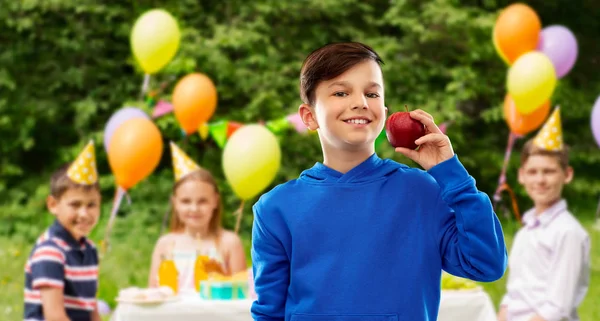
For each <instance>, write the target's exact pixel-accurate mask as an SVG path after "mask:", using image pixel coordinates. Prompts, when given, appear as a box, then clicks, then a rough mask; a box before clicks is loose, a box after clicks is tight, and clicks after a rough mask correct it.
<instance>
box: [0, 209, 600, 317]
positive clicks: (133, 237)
mask: <svg viewBox="0 0 600 321" xmlns="http://www.w3.org/2000/svg"><path fill="white" fill-rule="evenodd" d="M574 212H576V213H579V212H577V211H574ZM586 212H587V213H586V214H588V213H590V212H591V211H586ZM591 217H592V215H582V216H581V218H580V220H581V222H582V224H583V225H584V226H585V227H586V228H587V230H588V232H589V233H590V235H591V237H592V253H593V254H592V276H591V285H590V289H589V292H588V294H587V296H586V299H585V301H584V302H583V304H582V306H581V307H580V310H579V311H580V316H581V320H582V321H588V320H589V321H592V320H600V305H599V304H597V298H599V297H600V254H599V252H598V251H597V249H598V248H600V231H599V230H594V229H593V225H594V221H593V219H592V218H591ZM143 223H144V222H140V220H139V218H136V216H135V215H130V216H128V217H125V218H122V219H120V220H119V221H118V222H117V224H116V226H115V229H114V233H113V238H112V243H113V246H112V249H111V251H110V252H109V253H108V255H106V256H105V257H103V259H102V263H101V267H100V291H99V297H100V298H101V299H103V300H104V301H106V302H108V303H109V304H110V305H111V307H113V308H114V307H115V302H114V298H115V297H116V295H117V293H118V290H119V288H122V287H126V286H142V287H143V286H146V283H147V279H148V267H149V265H150V254H151V252H152V248H153V246H154V242H155V240H156V239H157V238H158V235H159V227H158V226H156V227H153V228H148V227H142V226H141V225H142V224H143ZM101 226H104V224H101ZM517 228H518V226H517V224H516V223H515V222H514V221H505V222H503V229H504V234H505V236H506V241H507V245H508V246H509V248H510V246H511V244H512V239H513V236H514V234H515V232H516V230H517ZM101 233H103V231H102V229H101V228H99V229H98V231H96V232H95V233H94V235H93V236H92V238H93V239H100V238H101V237H100V236H101V235H102V234H101ZM243 239H244V243H245V246H246V249H247V250H248V248H249V239H248V237H244V238H243ZM30 249H31V244H29V243H28V242H25V241H24V240H20V239H18V238H12V239H8V238H6V237H0V267H1V268H0V288H1V289H2V291H0V302H1V304H0V319H1V320H19V319H20V318H21V317H22V310H23V277H24V276H23V267H24V264H25V261H26V259H27V255H28V253H29V251H30ZM247 253H249V252H247ZM248 261H250V256H249V255H248ZM505 282H506V275H505V277H503V278H502V279H500V280H498V281H496V282H492V283H485V284H483V286H484V288H485V290H486V291H487V292H488V293H489V294H490V296H491V297H492V300H493V301H494V304H495V305H496V306H498V304H499V302H500V299H501V297H502V295H503V294H504V292H505ZM594 301H595V302H596V303H594Z"/></svg>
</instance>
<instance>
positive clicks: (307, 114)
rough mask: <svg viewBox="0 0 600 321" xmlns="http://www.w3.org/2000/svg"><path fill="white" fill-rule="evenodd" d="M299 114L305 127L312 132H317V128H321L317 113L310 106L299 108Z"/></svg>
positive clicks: (304, 105) (305, 105) (303, 105)
mask: <svg viewBox="0 0 600 321" xmlns="http://www.w3.org/2000/svg"><path fill="white" fill-rule="evenodd" d="M298 114H300V118H301V119H302V122H303V123H304V125H306V128H308V129H310V130H317V128H319V124H318V123H317V118H316V117H315V111H314V109H313V108H312V107H311V106H310V105H308V104H302V105H300V107H298Z"/></svg>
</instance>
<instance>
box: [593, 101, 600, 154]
mask: <svg viewBox="0 0 600 321" xmlns="http://www.w3.org/2000/svg"><path fill="white" fill-rule="evenodd" d="M592 133H594V138H595V139H596V144H598V146H600V97H598V99H596V103H595V104H594V109H593V110H592Z"/></svg>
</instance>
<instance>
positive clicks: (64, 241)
mask: <svg viewBox="0 0 600 321" xmlns="http://www.w3.org/2000/svg"><path fill="white" fill-rule="evenodd" d="M47 207H48V210H49V211H50V213H52V215H54V216H55V217H56V219H55V221H54V223H53V224H52V225H51V226H50V228H48V230H47V231H46V232H45V233H44V234H43V235H42V236H40V238H38V240H37V242H36V244H35V246H34V248H33V249H32V251H31V254H30V256H29V259H28V260H27V264H26V266H25V300H24V301H25V309H24V319H25V320H46V321H69V320H70V321H90V320H91V321H100V315H99V313H98V307H97V301H96V293H97V289H98V252H97V250H96V247H95V246H94V245H93V244H92V243H91V241H89V240H88V239H87V236H88V235H89V233H90V232H91V231H92V229H93V228H94V226H95V225H96V223H97V222H98V218H99V216H100V187H99V185H98V174H97V171H96V158H95V153H94V145H93V143H92V142H90V143H89V144H88V145H87V146H86V147H85V149H84V150H83V151H82V152H81V154H80V155H79V156H78V157H77V159H76V160H75V161H74V162H73V163H71V164H67V165H65V166H63V167H61V168H60V169H59V170H57V171H56V172H55V173H54V174H53V175H52V178H51V179H50V195H49V196H48V198H47Z"/></svg>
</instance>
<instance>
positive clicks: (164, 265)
mask: <svg viewBox="0 0 600 321" xmlns="http://www.w3.org/2000/svg"><path fill="white" fill-rule="evenodd" d="M178 274H179V273H178V272H177V267H176V266H175V261H173V259H171V258H167V257H166V256H164V255H163V256H162V257H161V262H160V266H159V268H158V284H159V285H160V286H168V287H170V288H171V289H173V292H175V293H177V291H178Z"/></svg>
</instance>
